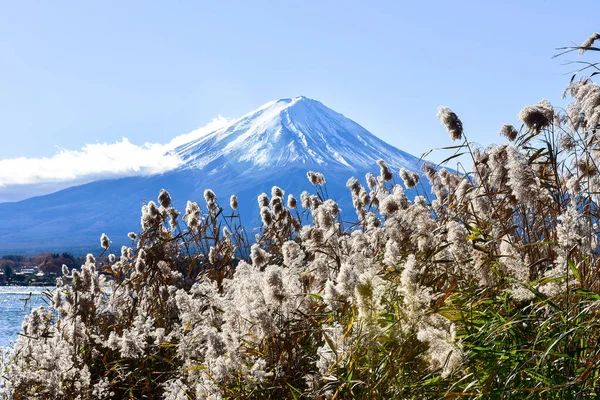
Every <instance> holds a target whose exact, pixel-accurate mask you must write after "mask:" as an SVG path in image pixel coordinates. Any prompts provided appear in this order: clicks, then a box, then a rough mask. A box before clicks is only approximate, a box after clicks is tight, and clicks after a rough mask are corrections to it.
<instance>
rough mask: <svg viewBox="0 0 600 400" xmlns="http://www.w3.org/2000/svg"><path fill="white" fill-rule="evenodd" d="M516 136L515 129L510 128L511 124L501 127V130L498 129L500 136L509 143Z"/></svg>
mask: <svg viewBox="0 0 600 400" xmlns="http://www.w3.org/2000/svg"><path fill="white" fill-rule="evenodd" d="M518 134H519V132H517V130H516V129H515V127H514V126H512V125H511V124H504V125H502V128H500V136H504V137H505V138H507V139H508V140H510V141H511V142H514V141H515V139H516V138H517V135H518Z"/></svg>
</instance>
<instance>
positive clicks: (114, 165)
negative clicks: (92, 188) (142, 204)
mask: <svg viewBox="0 0 600 400" xmlns="http://www.w3.org/2000/svg"><path fill="white" fill-rule="evenodd" d="M229 122H230V120H228V119H226V118H223V117H221V116H219V117H218V118H215V119H213V120H212V121H210V122H209V123H208V124H207V125H206V126H204V127H202V128H200V129H197V130H195V131H192V132H190V133H187V134H184V135H180V136H177V137H175V138H174V139H173V140H171V141H170V142H169V143H167V144H157V143H145V144H144V145H142V146H138V145H135V144H133V143H131V142H130V141H129V140H128V139H127V138H123V139H122V140H121V141H118V142H116V143H94V144H87V145H85V146H84V147H83V148H82V149H81V150H67V149H59V151H58V152H57V153H56V154H55V155H54V156H52V157H43V158H25V157H19V158H9V159H4V160H0V202H1V201H15V200H18V199H20V198H25V197H23V196H26V197H30V196H31V195H40V194H46V193H50V192H52V191H54V190H58V189H62V188H65V187H68V186H71V185H75V184H82V183H87V182H91V181H94V180H98V179H106V178H121V177H126V176H144V175H152V174H157V173H161V172H166V171H169V170H171V169H174V168H177V167H178V166H179V165H181V163H182V160H181V159H180V158H179V157H178V156H177V155H175V154H172V153H170V150H173V149H175V148H176V147H177V146H179V145H182V144H184V143H187V142H189V141H192V140H195V139H197V138H199V137H202V136H203V135H205V134H207V133H210V132H212V131H214V130H217V129H219V128H221V127H223V126H225V125H227V124H228V123H229ZM25 188H26V189H27V190H24V189H25Z"/></svg>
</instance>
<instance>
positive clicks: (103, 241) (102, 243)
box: [100, 233, 110, 250]
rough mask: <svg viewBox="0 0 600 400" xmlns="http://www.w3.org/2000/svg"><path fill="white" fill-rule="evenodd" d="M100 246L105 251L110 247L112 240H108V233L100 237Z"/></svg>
mask: <svg viewBox="0 0 600 400" xmlns="http://www.w3.org/2000/svg"><path fill="white" fill-rule="evenodd" d="M100 246H101V247H102V248H103V249H104V250H106V249H108V248H109V247H110V240H109V239H108V236H106V233H103V234H102V236H100Z"/></svg>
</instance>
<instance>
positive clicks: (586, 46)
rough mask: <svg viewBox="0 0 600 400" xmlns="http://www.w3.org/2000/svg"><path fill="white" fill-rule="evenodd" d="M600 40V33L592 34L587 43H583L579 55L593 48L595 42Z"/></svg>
mask: <svg viewBox="0 0 600 400" xmlns="http://www.w3.org/2000/svg"><path fill="white" fill-rule="evenodd" d="M598 39H600V33H598V32H594V33H592V34H591V35H590V37H588V38H587V39H586V40H585V42H583V43H581V46H579V54H583V53H584V52H585V51H586V50H589V48H590V47H592V46H593V45H594V42H595V41H596V40H598Z"/></svg>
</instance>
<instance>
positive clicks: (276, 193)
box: [271, 186, 285, 198]
mask: <svg viewBox="0 0 600 400" xmlns="http://www.w3.org/2000/svg"><path fill="white" fill-rule="evenodd" d="M284 194H285V192H284V191H283V190H281V188H280V187H279V186H273V187H272V188H271V197H281V198H283V195H284Z"/></svg>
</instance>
